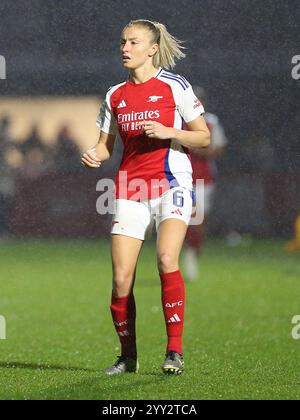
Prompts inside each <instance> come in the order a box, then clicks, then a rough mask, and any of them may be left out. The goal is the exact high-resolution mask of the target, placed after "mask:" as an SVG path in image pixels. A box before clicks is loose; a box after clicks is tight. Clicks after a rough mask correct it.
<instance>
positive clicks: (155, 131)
mask: <svg viewBox="0 0 300 420" xmlns="http://www.w3.org/2000/svg"><path fill="white" fill-rule="evenodd" d="M139 126H140V128H141V129H142V130H143V132H144V133H145V134H146V136H147V137H150V138H153V139H160V140H167V139H170V138H171V137H172V133H171V130H172V128H170V127H166V126H164V125H163V124H161V123H159V122H157V121H141V122H140V123H139Z"/></svg>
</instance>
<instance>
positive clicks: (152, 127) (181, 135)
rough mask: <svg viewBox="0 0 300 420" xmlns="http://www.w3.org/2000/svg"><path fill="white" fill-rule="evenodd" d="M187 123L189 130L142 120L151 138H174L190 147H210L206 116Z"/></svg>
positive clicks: (142, 126)
mask: <svg viewBox="0 0 300 420" xmlns="http://www.w3.org/2000/svg"><path fill="white" fill-rule="evenodd" d="M186 124H187V126H188V128H189V130H179V129H177V128H173V127H166V126H164V125H163V124H161V123H159V122H157V121H141V122H140V126H141V128H142V129H143V131H144V133H145V134H146V135H147V136H148V137H150V138H156V139H161V140H167V139H174V140H176V141H177V142H178V143H180V144H181V145H182V146H185V147H189V148H200V147H208V146H209V145H210V131H209V129H208V127H207V125H206V122H205V119H204V117H202V116H199V117H197V118H195V119H194V120H193V121H190V122H189V123H186Z"/></svg>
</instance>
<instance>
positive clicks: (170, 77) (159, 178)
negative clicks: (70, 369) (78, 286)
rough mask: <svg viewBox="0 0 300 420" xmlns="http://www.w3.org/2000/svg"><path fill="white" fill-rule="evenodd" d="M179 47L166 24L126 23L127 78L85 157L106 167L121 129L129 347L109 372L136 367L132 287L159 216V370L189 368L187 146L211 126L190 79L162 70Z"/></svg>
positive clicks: (114, 92) (119, 211) (118, 306)
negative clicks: (184, 267)
mask: <svg viewBox="0 0 300 420" xmlns="http://www.w3.org/2000/svg"><path fill="white" fill-rule="evenodd" d="M182 49H183V47H182V45H181V41H179V40H177V39H176V38H175V37H173V36H172V35H171V34H170V33H169V32H168V31H167V29H166V27H165V26H164V25H163V24H161V23H157V22H151V21H148V20H135V21H131V22H130V23H129V24H128V25H127V26H126V27H125V28H124V30H123V32H122V37H121V46H120V52H121V57H122V61H123V66H124V67H125V68H126V69H127V70H128V73H129V77H128V80H127V81H124V82H123V83H120V84H118V85H115V86H113V87H111V88H110V89H109V90H108V92H107V95H106V99H105V101H104V102H103V105H102V107H101V110H100V114H99V116H98V118H97V125H98V126H99V128H100V130H101V132H100V137H99V141H98V144H97V145H96V146H94V147H93V148H91V149H89V150H88V151H87V152H86V153H84V154H83V156H82V164H83V165H85V166H87V167H89V168H99V167H100V165H101V163H102V162H103V161H105V160H107V159H109V158H110V156H111V155H112V152H113V148H114V143H115V139H116V135H117V133H119V134H120V136H121V138H122V141H123V144H124V151H123V158H122V162H121V165H120V168H119V172H118V174H117V177H116V193H115V194H116V196H115V205H116V211H115V214H114V216H113V221H112V230H111V234H112V245H111V246H112V265H113V290H112V300H111V306H110V309H111V314H112V319H113V323H114V325H115V328H116V331H117V334H118V336H119V339H120V343H121V349H122V352H121V356H120V357H119V358H118V360H117V362H116V363H115V364H114V365H113V366H111V367H109V368H108V369H106V370H105V373H106V374H107V375H118V374H122V373H126V372H138V369H139V366H138V360H137V347H136V329H135V319H136V311H135V299H134V293H133V288H134V283H135V273H136V267H137V262H138V258H139V254H140V251H141V248H142V245H143V241H144V240H145V236H146V233H147V232H148V231H149V229H150V228H151V226H152V223H153V222H155V224H156V231H157V265H158V271H159V276H160V279H161V289H162V306H163V311H164V317H165V323H166V331H167V338H168V340H167V351H166V358H165V361H164V363H163V365H162V370H163V372H164V373H166V374H174V375H178V374H181V373H182V371H183V369H184V361H183V349H182V334H183V324H184V306H185V289H184V281H183V278H182V275H181V273H180V270H179V256H180V252H181V249H182V246H183V242H184V238H185V235H186V232H187V227H188V224H189V221H190V218H191V214H192V206H193V192H192V190H193V182H192V167H191V163H190V158H189V153H188V148H202V147H208V146H209V144H210V133H209V130H208V128H207V126H206V123H205V120H204V118H203V114H204V108H203V106H202V104H201V102H200V101H199V99H198V98H197V97H196V96H195V94H194V92H193V89H192V87H191V85H190V84H189V83H188V82H187V81H186V79H185V78H184V77H182V76H179V75H176V74H174V73H171V72H169V71H167V70H165V69H172V68H173V67H174V65H175V61H176V59H180V58H183V57H185V54H184V53H183V52H182ZM183 128H185V129H183Z"/></svg>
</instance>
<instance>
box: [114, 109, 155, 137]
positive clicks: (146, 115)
mask: <svg viewBox="0 0 300 420" xmlns="http://www.w3.org/2000/svg"><path fill="white" fill-rule="evenodd" d="M159 118H160V112H159V110H158V109H157V110H154V111H149V110H146V111H142V112H134V111H132V112H130V113H128V114H122V113H120V114H118V124H119V126H120V128H121V130H122V131H123V132H124V131H125V132H128V131H136V130H140V127H139V126H138V123H139V122H140V121H144V120H158V119H159Z"/></svg>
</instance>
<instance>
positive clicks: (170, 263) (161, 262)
mask: <svg viewBox="0 0 300 420" xmlns="http://www.w3.org/2000/svg"><path fill="white" fill-rule="evenodd" d="M157 265H158V270H159V272H160V273H172V272H173V271H176V270H178V261H177V259H176V258H174V256H172V255H171V254H169V253H167V252H165V253H162V254H160V255H158V257H157Z"/></svg>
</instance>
